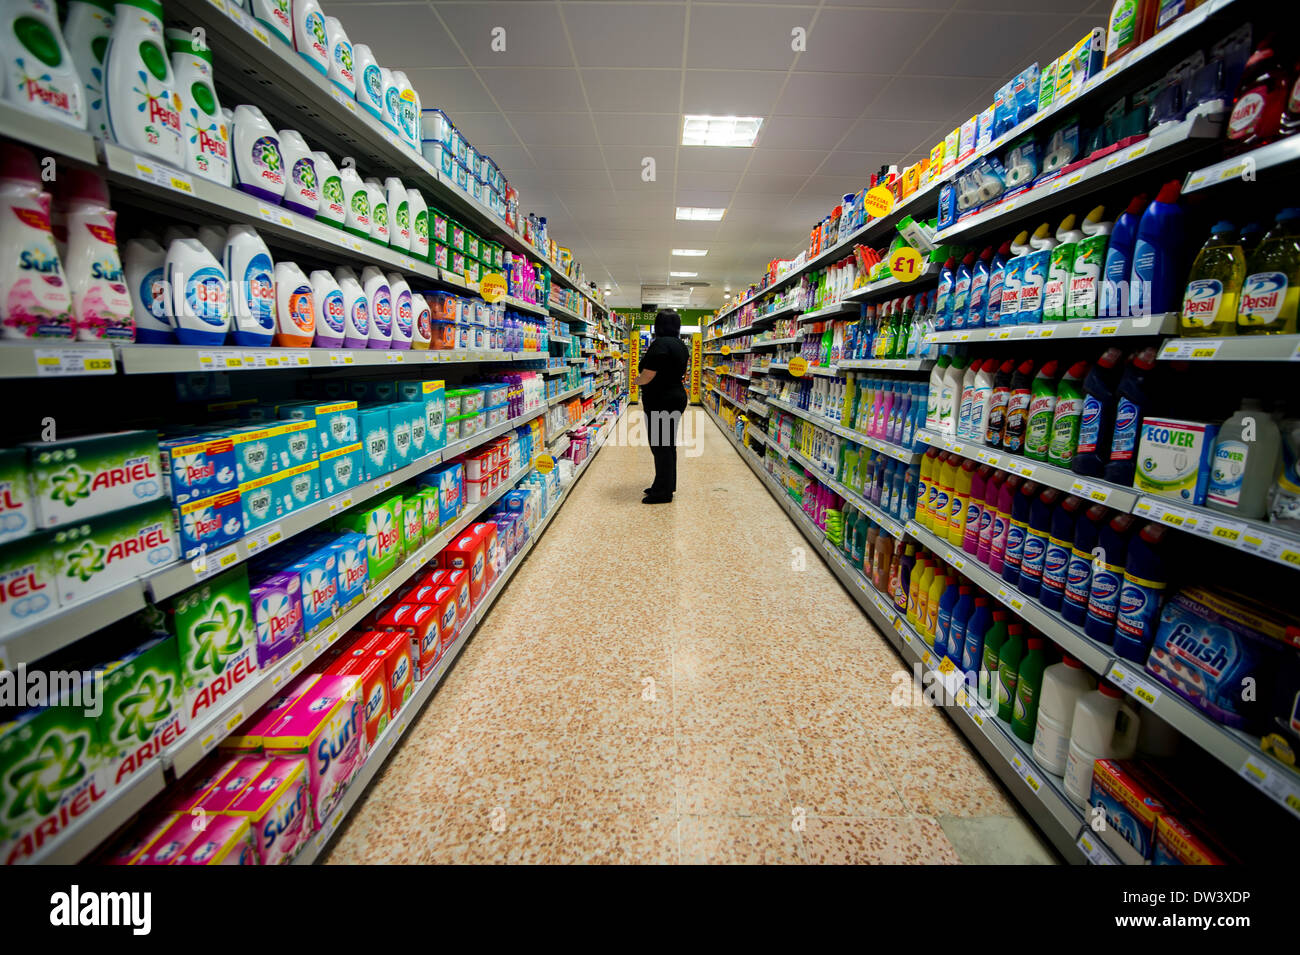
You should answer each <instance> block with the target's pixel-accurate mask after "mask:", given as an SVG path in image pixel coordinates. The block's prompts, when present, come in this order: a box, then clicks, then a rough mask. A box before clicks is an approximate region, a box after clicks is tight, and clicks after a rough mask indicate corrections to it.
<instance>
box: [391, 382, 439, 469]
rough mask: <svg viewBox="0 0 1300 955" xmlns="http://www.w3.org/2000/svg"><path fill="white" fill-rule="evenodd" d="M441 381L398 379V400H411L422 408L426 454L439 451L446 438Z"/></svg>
mask: <svg viewBox="0 0 1300 955" xmlns="http://www.w3.org/2000/svg"><path fill="white" fill-rule="evenodd" d="M445 391H446V385H445V383H444V382H442V381H399V382H397V396H398V400H400V401H404V402H407V401H409V402H413V403H415V404H417V405H420V406H421V407H423V409H424V421H425V432H426V434H425V441H426V450H425V453H426V454H432V453H433V452H434V451H440V450H442V448H443V447H444V446H445V439H446V417H447V412H446V407H445V398H444V394H445Z"/></svg>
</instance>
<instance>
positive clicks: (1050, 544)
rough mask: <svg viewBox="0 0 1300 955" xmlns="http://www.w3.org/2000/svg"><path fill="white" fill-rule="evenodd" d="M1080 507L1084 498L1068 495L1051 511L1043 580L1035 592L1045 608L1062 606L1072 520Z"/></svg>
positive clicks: (1070, 549) (1076, 515) (1068, 560)
mask: <svg viewBox="0 0 1300 955" xmlns="http://www.w3.org/2000/svg"><path fill="white" fill-rule="evenodd" d="M1083 507H1084V505H1083V498H1080V497H1075V496H1074V495H1073V494H1067V495H1066V496H1065V497H1064V498H1063V499H1062V500H1061V503H1060V505H1059V506H1058V507H1057V508H1056V510H1055V511H1053V512H1052V533H1051V534H1050V535H1049V536H1048V538H1047V550H1046V552H1045V553H1044V555H1043V583H1042V586H1041V587H1040V588H1039V591H1038V602H1039V603H1041V604H1042V605H1043V606H1044V607H1046V608H1047V609H1048V610H1058V611H1059V610H1060V609H1061V601H1062V599H1063V598H1064V596H1065V579H1066V574H1067V573H1068V572H1069V567H1070V552H1071V551H1072V550H1073V548H1074V531H1075V522H1076V521H1077V520H1078V517H1079V514H1080V513H1081V512H1082V511H1083Z"/></svg>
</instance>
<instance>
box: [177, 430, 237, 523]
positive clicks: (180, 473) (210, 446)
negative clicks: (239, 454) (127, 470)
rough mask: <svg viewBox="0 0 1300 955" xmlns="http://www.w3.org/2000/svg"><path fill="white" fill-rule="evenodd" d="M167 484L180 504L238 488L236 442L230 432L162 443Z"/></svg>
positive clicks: (192, 436)
mask: <svg viewBox="0 0 1300 955" xmlns="http://www.w3.org/2000/svg"><path fill="white" fill-rule="evenodd" d="M158 456H159V461H160V463H161V466H162V478H163V487H165V488H166V489H167V493H168V495H169V496H170V497H171V500H172V503H173V504H175V505H176V506H178V507H179V506H180V505H182V504H185V503H188V502H189V501H195V500H198V499H200V498H207V497H212V496H213V495H216V494H221V493H223V492H226V491H233V490H235V489H236V488H237V487H238V484H239V482H238V477H237V471H236V469H235V444H234V442H233V441H232V440H231V439H230V437H229V436H228V435H221V436H217V437H212V436H195V435H190V436H188V437H183V438H170V439H168V440H165V441H161V442H159V444H158Z"/></svg>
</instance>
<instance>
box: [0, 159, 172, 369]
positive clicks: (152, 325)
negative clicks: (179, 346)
mask: <svg viewBox="0 0 1300 955" xmlns="http://www.w3.org/2000/svg"><path fill="white" fill-rule="evenodd" d="M2 192H3V184H2V182H0V193H2ZM122 256H123V262H122V264H123V267H124V272H125V274H126V288H127V292H128V293H130V296H131V312H132V315H133V316H134V318H135V340H136V341H137V342H140V343H141V344H144V345H175V344H176V325H175V322H174V321H173V320H172V312H171V294H170V291H169V290H168V288H167V272H166V260H167V250H166V249H164V248H163V247H162V246H161V245H159V244H158V243H157V242H155V241H154V240H153V239H147V238H139V239H131V240H130V241H128V242H127V243H126V246H125V248H124V249H123V253H122Z"/></svg>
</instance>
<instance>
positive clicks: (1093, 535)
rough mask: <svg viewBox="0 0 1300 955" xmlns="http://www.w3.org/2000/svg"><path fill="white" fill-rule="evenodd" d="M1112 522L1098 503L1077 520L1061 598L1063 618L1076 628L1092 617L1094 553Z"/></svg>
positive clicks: (1108, 514) (1107, 513) (1108, 512)
mask: <svg viewBox="0 0 1300 955" xmlns="http://www.w3.org/2000/svg"><path fill="white" fill-rule="evenodd" d="M1109 520H1110V511H1109V510H1108V509H1107V508H1106V507H1105V505H1102V504H1094V505H1092V506H1091V507H1089V508H1088V509H1087V510H1086V511H1084V512H1083V513H1081V514H1080V515H1079V516H1078V518H1077V519H1076V520H1075V524H1074V540H1073V542H1072V543H1071V545H1070V562H1069V564H1068V565H1067V567H1066V569H1065V593H1064V594H1063V595H1062V597H1061V605H1060V611H1061V616H1062V617H1064V618H1065V619H1066V620H1068V621H1069V622H1070V623H1072V624H1074V625H1075V626H1076V627H1079V626H1082V625H1083V620H1084V617H1086V616H1087V614H1088V592H1089V590H1090V588H1091V585H1092V564H1093V560H1094V556H1093V550H1094V548H1096V547H1097V542H1098V539H1099V537H1100V535H1101V528H1102V526H1103V525H1104V524H1105V523H1106V522H1107V521H1109Z"/></svg>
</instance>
